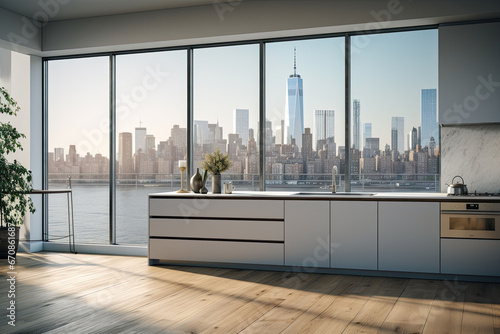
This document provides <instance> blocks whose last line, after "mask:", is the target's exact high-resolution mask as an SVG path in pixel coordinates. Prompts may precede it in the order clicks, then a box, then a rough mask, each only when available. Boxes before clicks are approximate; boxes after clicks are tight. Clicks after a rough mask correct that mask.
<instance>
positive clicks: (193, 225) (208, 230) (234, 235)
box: [149, 218, 284, 241]
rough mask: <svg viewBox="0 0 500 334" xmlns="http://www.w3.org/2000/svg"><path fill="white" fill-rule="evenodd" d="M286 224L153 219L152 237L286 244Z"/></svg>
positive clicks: (151, 222)
mask: <svg viewBox="0 0 500 334" xmlns="http://www.w3.org/2000/svg"><path fill="white" fill-rule="evenodd" d="M283 225H284V223H283V221H264V220H254V221H250V220H215V219H193V218H184V219H183V218H170V219H168V218H151V219H150V220H149V235H150V236H153V237H177V238H201V239H233V240H263V241H283V234H284V227H283Z"/></svg>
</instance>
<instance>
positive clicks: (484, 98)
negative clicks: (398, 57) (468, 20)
mask: <svg viewBox="0 0 500 334" xmlns="http://www.w3.org/2000/svg"><path fill="white" fill-rule="evenodd" d="M499 35H500V23H499V22H489V23H480V24H464V25H456V26H443V27H439V123H440V124H463V123H479V124H481V123H492V122H496V123H498V122H500V113H499V112H498V106H499V105H500V94H499V93H498V91H497V90H498V86H497V82H498V81H499V78H500V61H499V59H500V43H498V36H499Z"/></svg>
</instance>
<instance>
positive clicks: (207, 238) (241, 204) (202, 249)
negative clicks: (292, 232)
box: [149, 197, 284, 265]
mask: <svg viewBox="0 0 500 334" xmlns="http://www.w3.org/2000/svg"><path fill="white" fill-rule="evenodd" d="M159 260H166V261H174V262H178V261H194V262H212V263H235V264H240V263H244V264H257V265H283V264H284V201H283V200H266V201H263V200H257V201H254V200H247V199H214V198H203V197H194V198H163V197H150V198H149V263H150V264H155V263H158V262H159Z"/></svg>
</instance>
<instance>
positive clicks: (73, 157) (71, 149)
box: [66, 145, 78, 165]
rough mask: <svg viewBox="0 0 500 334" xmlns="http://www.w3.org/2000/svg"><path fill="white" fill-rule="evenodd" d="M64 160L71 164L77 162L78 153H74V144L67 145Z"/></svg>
mask: <svg viewBox="0 0 500 334" xmlns="http://www.w3.org/2000/svg"><path fill="white" fill-rule="evenodd" d="M66 162H69V163H71V164H73V165H74V164H77V163H78V154H77V153H76V145H69V152H68V156H67V158H66Z"/></svg>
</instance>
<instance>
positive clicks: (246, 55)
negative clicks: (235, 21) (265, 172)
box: [193, 45, 259, 191]
mask: <svg viewBox="0 0 500 334" xmlns="http://www.w3.org/2000/svg"><path fill="white" fill-rule="evenodd" d="M258 121H259V46H258V45H242V46H230V47H214V48H206V49H197V50H195V52H194V129H193V133H194V138H193V142H194V152H193V155H194V162H195V163H194V168H195V169H196V168H197V167H200V164H199V163H200V161H201V160H202V159H203V157H204V154H205V153H211V152H214V151H215V150H216V148H219V150H220V151H221V152H222V153H228V154H229V156H230V159H231V162H232V164H231V167H230V168H229V170H227V171H226V172H224V173H223V174H222V180H223V181H228V180H232V181H233V184H234V185H235V186H236V188H237V189H238V190H258V189H259V150H258V149H259V147H258V142H259V139H258V133H259V131H258ZM207 189H208V190H209V191H211V181H210V178H209V179H208V182H207Z"/></svg>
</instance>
